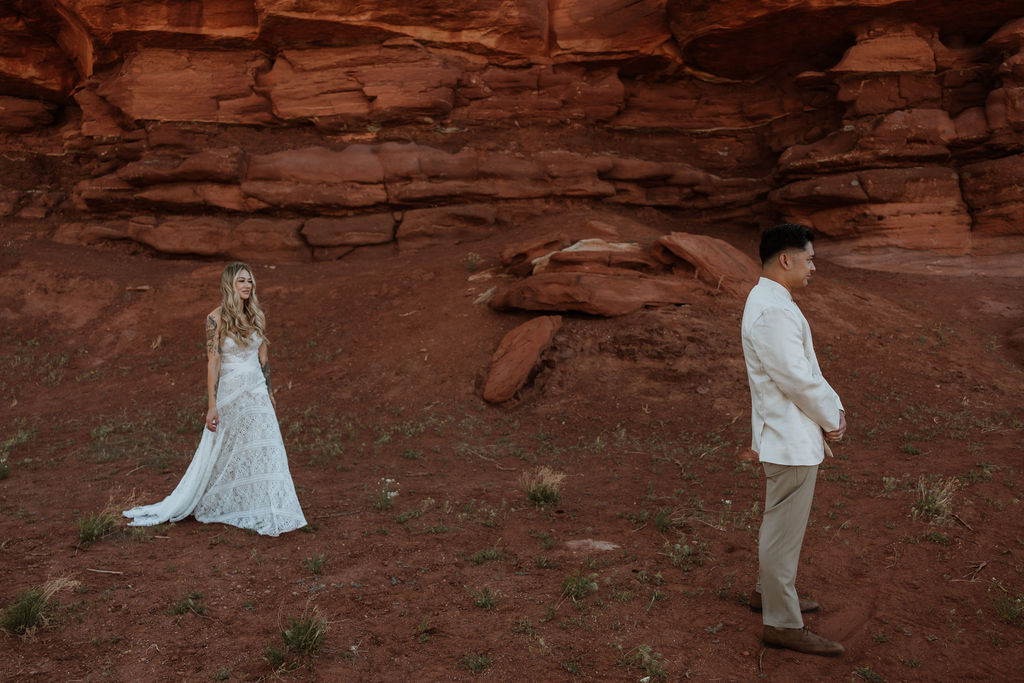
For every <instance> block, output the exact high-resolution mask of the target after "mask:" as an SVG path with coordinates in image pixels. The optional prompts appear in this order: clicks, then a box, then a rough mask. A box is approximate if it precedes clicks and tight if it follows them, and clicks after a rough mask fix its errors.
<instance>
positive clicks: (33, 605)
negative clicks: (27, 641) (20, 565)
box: [0, 577, 78, 635]
mask: <svg viewBox="0 0 1024 683" xmlns="http://www.w3.org/2000/svg"><path fill="white" fill-rule="evenodd" d="M77 587H78V581H75V580H74V579H69V578H66V577H58V578H55V579H50V580H49V581H47V582H46V583H44V584H43V585H42V586H40V587H38V588H30V589H28V590H27V591H25V592H24V593H22V594H21V596H20V597H19V598H18V599H17V600H15V601H14V602H13V603H12V604H11V605H10V606H9V607H7V609H5V610H4V612H3V618H2V619H0V624H2V626H3V630H4V631H6V632H7V633H11V634H14V635H25V634H29V635H31V634H32V633H34V632H35V631H36V629H38V628H40V627H41V626H45V625H46V624H47V623H48V622H49V620H50V617H51V615H52V613H53V610H54V608H55V607H56V603H55V602H54V599H53V596H55V595H56V594H57V593H59V592H60V591H62V590H70V589H73V588H77Z"/></svg>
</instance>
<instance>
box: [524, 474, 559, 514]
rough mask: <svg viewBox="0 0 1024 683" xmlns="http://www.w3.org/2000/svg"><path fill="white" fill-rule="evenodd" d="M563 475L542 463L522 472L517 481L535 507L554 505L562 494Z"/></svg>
mask: <svg viewBox="0 0 1024 683" xmlns="http://www.w3.org/2000/svg"><path fill="white" fill-rule="evenodd" d="M564 480H565V475H564V474H562V473H561V472H556V471H554V470H553V469H551V468H550V467H548V466H547V465H542V466H541V467H538V468H537V469H535V470H533V471H531V472H523V475H522V476H521V477H520V478H519V482H520V483H521V484H522V486H523V491H525V492H526V497H527V499H529V501H530V502H531V503H533V505H535V506H536V507H544V506H545V505H556V504H557V503H558V501H559V500H560V499H561V496H562V482H563V481H564Z"/></svg>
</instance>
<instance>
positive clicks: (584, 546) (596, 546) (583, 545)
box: [565, 538, 622, 552]
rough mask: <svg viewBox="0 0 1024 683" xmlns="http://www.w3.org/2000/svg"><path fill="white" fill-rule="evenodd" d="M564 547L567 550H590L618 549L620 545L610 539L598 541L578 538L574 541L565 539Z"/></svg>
mask: <svg viewBox="0 0 1024 683" xmlns="http://www.w3.org/2000/svg"><path fill="white" fill-rule="evenodd" d="M565 547H566V548H568V549H569V550H572V551H575V552H579V551H590V550H618V549H619V548H620V547H622V546H620V545H618V544H617V543H612V542H611V541H598V540H595V539H593V538H580V539H577V540H575V541H566V542H565Z"/></svg>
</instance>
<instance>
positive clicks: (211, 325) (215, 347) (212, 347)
mask: <svg viewBox="0 0 1024 683" xmlns="http://www.w3.org/2000/svg"><path fill="white" fill-rule="evenodd" d="M206 352H207V353H209V354H211V355H213V354H216V355H220V344H218V343H217V319H216V318H214V317H213V316H212V315H210V316H208V317H207V318H206Z"/></svg>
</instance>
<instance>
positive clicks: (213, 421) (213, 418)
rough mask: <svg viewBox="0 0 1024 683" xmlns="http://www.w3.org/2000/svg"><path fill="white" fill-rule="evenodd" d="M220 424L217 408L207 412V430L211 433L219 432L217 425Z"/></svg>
mask: <svg viewBox="0 0 1024 683" xmlns="http://www.w3.org/2000/svg"><path fill="white" fill-rule="evenodd" d="M219 423H220V413H219V412H217V408H216V406H215V407H213V408H210V409H209V410H208V411H206V428H207V429H209V430H210V431H211V432H215V431H217V425H218V424H219Z"/></svg>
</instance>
